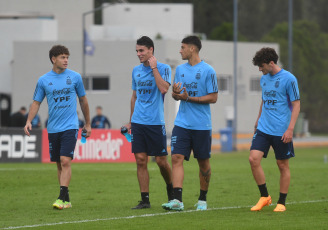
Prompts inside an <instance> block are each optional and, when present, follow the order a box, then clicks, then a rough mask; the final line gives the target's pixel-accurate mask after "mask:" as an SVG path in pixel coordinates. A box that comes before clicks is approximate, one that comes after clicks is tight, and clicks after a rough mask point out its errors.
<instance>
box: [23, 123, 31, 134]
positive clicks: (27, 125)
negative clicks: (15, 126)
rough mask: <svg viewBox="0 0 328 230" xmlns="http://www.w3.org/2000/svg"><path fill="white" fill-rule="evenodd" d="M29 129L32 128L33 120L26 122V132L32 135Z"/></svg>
mask: <svg viewBox="0 0 328 230" xmlns="http://www.w3.org/2000/svg"><path fill="white" fill-rule="evenodd" d="M29 130H32V124H31V122H26V125H25V127H24V132H25V134H26V135H27V136H30V132H29Z"/></svg>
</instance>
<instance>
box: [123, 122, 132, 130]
mask: <svg viewBox="0 0 328 230" xmlns="http://www.w3.org/2000/svg"><path fill="white" fill-rule="evenodd" d="M123 126H124V127H126V128H127V129H128V132H129V131H130V129H131V122H129V123H127V124H125V125H123Z"/></svg>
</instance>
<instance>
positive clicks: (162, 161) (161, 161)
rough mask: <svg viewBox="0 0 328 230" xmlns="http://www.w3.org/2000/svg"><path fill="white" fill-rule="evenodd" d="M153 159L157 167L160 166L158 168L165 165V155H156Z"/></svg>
mask: <svg viewBox="0 0 328 230" xmlns="http://www.w3.org/2000/svg"><path fill="white" fill-rule="evenodd" d="M155 159H156V163H157V165H158V167H160V168H164V167H166V164H167V160H166V158H165V157H156V158H155Z"/></svg>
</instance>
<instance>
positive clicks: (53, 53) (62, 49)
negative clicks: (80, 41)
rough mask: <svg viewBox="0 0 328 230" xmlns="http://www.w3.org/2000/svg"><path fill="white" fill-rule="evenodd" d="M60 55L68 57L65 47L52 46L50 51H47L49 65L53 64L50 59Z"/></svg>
mask: <svg viewBox="0 0 328 230" xmlns="http://www.w3.org/2000/svg"><path fill="white" fill-rule="evenodd" d="M61 54H66V55H68V56H69V51H68V49H67V48H66V47H65V46H62V45H54V46H53V47H52V48H51V50H49V58H50V61H51V63H52V64H53V62H52V60H51V58H52V57H57V56H59V55H61Z"/></svg>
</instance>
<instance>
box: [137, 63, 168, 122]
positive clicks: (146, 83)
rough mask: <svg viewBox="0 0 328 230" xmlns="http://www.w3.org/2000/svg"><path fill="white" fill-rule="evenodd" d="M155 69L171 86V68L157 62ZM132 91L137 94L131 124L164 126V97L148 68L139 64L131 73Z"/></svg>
mask: <svg viewBox="0 0 328 230" xmlns="http://www.w3.org/2000/svg"><path fill="white" fill-rule="evenodd" d="M157 69H158V71H159V73H160V75H161V76H162V78H163V79H164V81H166V82H168V83H169V84H170V85H171V67H170V66H169V65H167V64H163V63H160V62H157ZM132 89H133V90H135V91H136V93H137V100H136V102H135V105H134V111H133V114H132V119H131V122H133V123H137V124H144V125H164V124H165V120H164V95H162V94H161V92H160V91H159V89H158V87H157V85H156V81H155V77H154V74H153V71H152V69H151V68H150V66H144V65H143V64H140V65H138V66H136V67H134V68H133V71H132Z"/></svg>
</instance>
